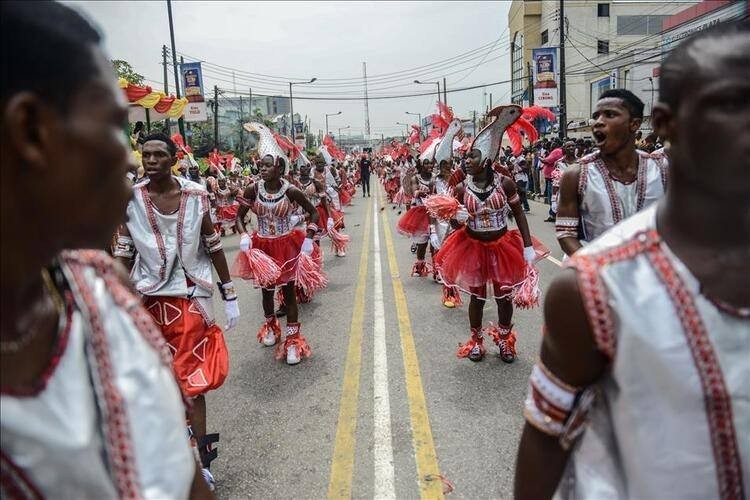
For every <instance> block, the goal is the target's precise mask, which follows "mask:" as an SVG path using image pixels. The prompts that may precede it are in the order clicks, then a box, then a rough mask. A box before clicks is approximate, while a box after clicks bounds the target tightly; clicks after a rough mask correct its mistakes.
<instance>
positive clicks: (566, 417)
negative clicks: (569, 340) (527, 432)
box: [523, 361, 594, 449]
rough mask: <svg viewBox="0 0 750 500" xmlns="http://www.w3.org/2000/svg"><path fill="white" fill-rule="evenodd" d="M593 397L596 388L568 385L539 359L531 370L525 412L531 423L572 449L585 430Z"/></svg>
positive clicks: (565, 447)
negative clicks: (571, 446)
mask: <svg viewBox="0 0 750 500" xmlns="http://www.w3.org/2000/svg"><path fill="white" fill-rule="evenodd" d="M593 400H594V392H593V389H585V390H584V389H582V388H577V387H573V386H570V385H568V384H566V383H565V382H563V381H561V380H560V379H558V378H557V377H555V376H554V375H553V374H552V373H551V372H550V371H549V370H548V369H547V368H546V367H545V366H544V365H543V364H542V362H541V361H538V362H537V363H536V364H535V365H534V368H533V369H532V370H531V377H530V378H529V391H528V394H527V395H526V401H525V403H524V410H523V414H524V416H525V417H526V421H527V422H529V424H531V425H532V426H534V427H535V428H537V429H539V430H540V431H542V432H544V433H545V434H548V435H550V436H553V437H556V438H559V439H560V445H561V446H562V447H563V448H564V449H568V448H569V447H570V445H571V444H572V443H573V441H575V439H576V438H577V437H578V436H580V434H581V433H582V432H583V429H584V424H585V423H586V417H587V415H588V411H589V409H590V408H591V404H592V403H593Z"/></svg>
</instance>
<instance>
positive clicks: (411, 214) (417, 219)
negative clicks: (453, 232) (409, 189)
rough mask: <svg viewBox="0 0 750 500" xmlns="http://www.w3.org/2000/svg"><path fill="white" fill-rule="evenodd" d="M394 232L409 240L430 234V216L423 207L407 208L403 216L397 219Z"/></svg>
mask: <svg viewBox="0 0 750 500" xmlns="http://www.w3.org/2000/svg"><path fill="white" fill-rule="evenodd" d="M396 230H397V231H398V232H399V233H401V234H402V235H404V236H408V237H410V238H414V237H424V236H427V235H429V234H430V216H429V215H428V214H427V209H426V208H425V207H424V205H418V206H415V207H411V208H409V210H407V211H406V213H405V214H404V215H402V216H401V217H400V218H399V219H398V224H396Z"/></svg>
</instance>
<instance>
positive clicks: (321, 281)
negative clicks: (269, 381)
mask: <svg viewBox="0 0 750 500" xmlns="http://www.w3.org/2000/svg"><path fill="white" fill-rule="evenodd" d="M253 125H257V126H258V127H259V128H261V127H262V128H261V131H262V132H263V131H264V130H263V129H264V128H265V127H263V126H261V125H260V124H253ZM265 130H266V131H267V129H265ZM260 135H261V142H263V141H266V143H265V144H263V145H262V146H263V148H261V149H263V150H266V151H268V150H269V149H271V150H275V149H276V148H273V147H272V146H273V145H274V144H275V142H271V141H273V137H272V136H271V134H270V132H268V134H267V137H266V136H265V135H264V134H263V133H261V134H260ZM285 168H286V158H285V157H284V156H283V153H281V151H280V150H278V156H272V155H270V154H268V155H266V156H264V157H263V158H262V160H261V164H260V177H261V180H260V181H259V182H257V183H255V184H253V185H251V186H250V187H248V188H246V189H245V192H244V193H243V195H242V196H241V197H239V198H238V201H239V202H240V205H241V206H240V209H239V211H238V213H237V229H238V230H239V231H240V233H241V234H242V236H241V237H240V253H239V254H238V256H237V260H236V261H235V263H234V266H233V269H232V274H233V275H235V276H239V277H241V278H244V279H252V280H253V281H254V282H255V284H256V286H260V287H262V295H263V312H264V313H265V316H266V321H265V322H264V324H263V326H261V328H260V330H259V331H258V334H257V338H258V342H260V343H262V344H263V345H265V346H269V347H270V346H273V345H276V344H278V347H277V349H276V358H277V359H282V358H284V357H286V362H287V364H290V365H294V364H297V363H299V362H300V360H301V359H302V358H304V357H307V356H309V355H310V354H311V351H310V346H309V345H308V343H307V340H306V339H305V337H304V336H303V335H302V333H301V332H300V323H299V321H298V309H297V297H296V290H295V283H296V284H297V285H301V286H304V287H307V288H316V287H320V286H325V283H326V282H327V280H326V278H325V275H324V274H323V273H322V270H321V269H320V268H319V266H317V265H316V263H315V258H314V256H313V252H314V251H315V247H316V245H315V244H314V243H313V236H314V235H315V232H316V231H317V227H318V226H317V224H318V212H317V211H316V210H315V207H313V206H312V204H311V203H310V201H309V200H308V199H307V197H306V196H305V195H304V193H302V191H300V189H298V188H297V187H294V186H292V185H291V184H290V183H289V181H287V180H286V179H283V178H282V175H283V174H284V170H285ZM294 204H296V205H298V206H300V207H302V209H303V210H304V211H305V212H307V215H308V217H309V220H310V223H309V224H308V225H307V228H306V231H302V230H300V229H294V223H293V222H292V215H293V212H294V210H295V208H294ZM249 210H252V211H253V212H254V213H255V215H256V216H257V218H258V230H257V231H255V232H254V233H253V234H252V236H250V235H249V234H248V231H247V227H246V226H245V216H246V215H247V212H248V211H249ZM277 286H281V287H282V289H283V293H284V303H285V306H286V320H287V321H286V339H285V340H284V342H283V343H281V342H280V341H281V327H280V326H279V320H278V319H277V318H276V315H275V314H274V292H275V289H276V287H277Z"/></svg>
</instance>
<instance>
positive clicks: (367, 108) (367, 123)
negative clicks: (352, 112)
mask: <svg viewBox="0 0 750 500" xmlns="http://www.w3.org/2000/svg"><path fill="white" fill-rule="evenodd" d="M362 79H363V80H364V83H365V134H366V135H367V140H369V139H370V106H369V103H368V99H367V63H366V62H364V61H363V62H362Z"/></svg>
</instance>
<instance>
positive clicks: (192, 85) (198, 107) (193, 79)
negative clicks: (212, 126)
mask: <svg viewBox="0 0 750 500" xmlns="http://www.w3.org/2000/svg"><path fill="white" fill-rule="evenodd" d="M180 73H181V74H182V91H183V94H184V95H185V97H186V98H187V100H188V104H187V106H185V114H184V119H185V121H186V122H204V121H206V120H208V113H207V112H206V99H205V98H204V97H203V70H202V69H201V63H199V62H195V63H183V64H181V65H180Z"/></svg>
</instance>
